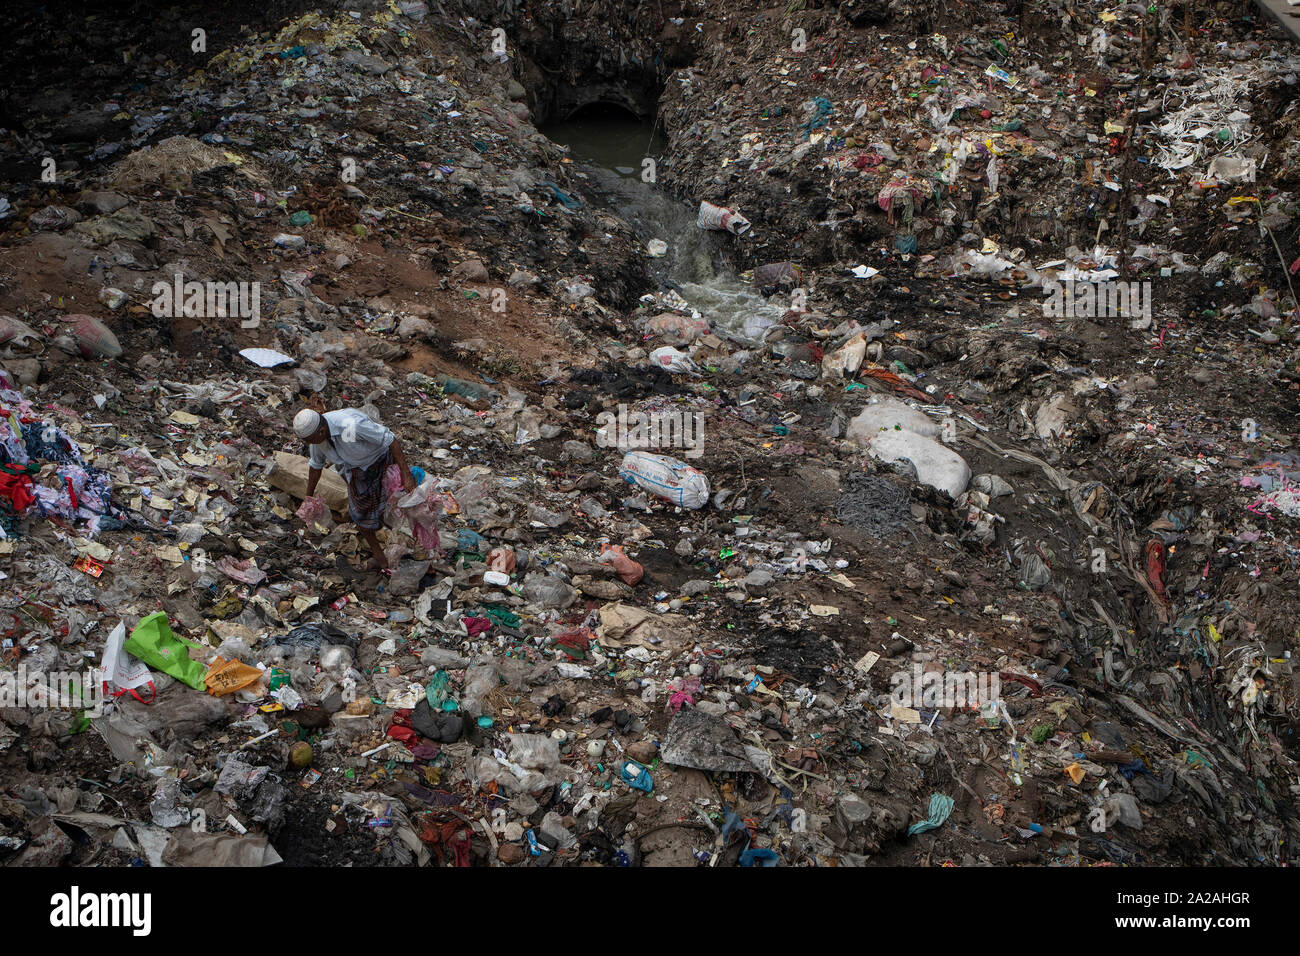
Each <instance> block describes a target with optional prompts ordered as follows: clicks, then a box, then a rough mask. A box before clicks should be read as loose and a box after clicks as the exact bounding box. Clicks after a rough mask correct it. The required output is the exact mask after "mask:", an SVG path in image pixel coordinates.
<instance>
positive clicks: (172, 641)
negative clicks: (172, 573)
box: [122, 611, 208, 690]
mask: <svg viewBox="0 0 1300 956" xmlns="http://www.w3.org/2000/svg"><path fill="white" fill-rule="evenodd" d="M122 647H123V648H125V649H126V650H127V651H128V652H129V653H131V654H133V655H135V656H136V657H138V658H140V660H142V661H144V662H145V663H146V664H148V665H149V666H150V667H152V668H153V669H154V670H157V671H162V672H163V673H164V674H170V675H171V676H172V677H175V678H176V679H177V680H178V681H180V682H181V683H182V684H188V685H189V686H190V687H193V688H194V689H195V690H205V689H206V687H205V685H204V683H203V675H204V674H206V673H207V672H208V668H207V665H206V664H202V663H200V662H199V661H195V660H191V659H190V645H189V644H187V643H186V642H185V641H182V640H181V639H180V638H179V637H177V636H176V635H175V634H173V633H172V628H171V624H170V623H169V622H168V620H167V613H166V612H165V611H155V612H154V613H153V614H150V615H149V616H148V617H146V618H142V619H141V621H140V623H139V624H137V625H136V626H135V628H134V629H133V630H132V631H131V636H130V637H128V638H127V639H126V643H125V644H123V645H122Z"/></svg>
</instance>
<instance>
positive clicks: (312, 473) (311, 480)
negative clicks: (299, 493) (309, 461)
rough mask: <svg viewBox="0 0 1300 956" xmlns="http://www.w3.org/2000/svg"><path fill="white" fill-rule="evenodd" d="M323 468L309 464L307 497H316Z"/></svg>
mask: <svg viewBox="0 0 1300 956" xmlns="http://www.w3.org/2000/svg"><path fill="white" fill-rule="evenodd" d="M320 473H321V469H319V468H312V467H311V466H310V465H308V466H307V497H308V498H312V497H315V494H316V485H317V484H318V483H319V482H320Z"/></svg>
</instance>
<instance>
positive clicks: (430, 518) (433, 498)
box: [384, 465, 447, 551]
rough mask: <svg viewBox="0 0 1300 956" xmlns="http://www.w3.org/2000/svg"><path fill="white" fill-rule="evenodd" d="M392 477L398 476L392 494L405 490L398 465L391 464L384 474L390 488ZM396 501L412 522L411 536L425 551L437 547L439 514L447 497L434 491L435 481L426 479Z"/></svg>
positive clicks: (402, 513) (403, 513) (407, 518)
mask: <svg viewBox="0 0 1300 956" xmlns="http://www.w3.org/2000/svg"><path fill="white" fill-rule="evenodd" d="M394 472H396V474H394ZM391 478H396V482H397V487H396V488H395V489H394V490H393V491H389V495H390V496H391V495H393V494H394V493H395V492H401V491H402V490H403V489H402V478H401V472H400V471H398V470H397V466H396V465H391V466H389V469H388V472H387V473H386V474H385V475H384V487H385V488H388V486H389V481H390V479H391ZM394 503H395V504H396V506H397V510H398V513H399V514H400V515H401V516H402V517H403V518H405V519H406V520H407V521H409V522H410V525H411V536H412V537H413V538H415V543H416V544H418V545H419V546H420V547H421V548H423V549H424V550H425V551H432V550H434V549H435V548H437V547H438V546H439V544H440V543H441V539H440V538H439V537H438V516H439V515H440V514H442V512H443V510H444V508H445V506H446V504H447V498H446V496H445V495H441V494H439V493H438V492H436V491H434V483H433V481H432V480H427V479H426V481H425V482H424V484H422V485H420V486H419V487H418V488H416V489H415V490H414V491H412V492H411V493H410V494H409V495H408V494H403V495H402V496H401V497H400V498H397V499H395V501H394Z"/></svg>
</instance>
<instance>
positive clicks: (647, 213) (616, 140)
mask: <svg viewBox="0 0 1300 956" xmlns="http://www.w3.org/2000/svg"><path fill="white" fill-rule="evenodd" d="M542 132H544V133H545V134H546V135H547V136H549V137H550V138H551V139H552V140H554V141H555V142H557V143H560V144H561V145H564V146H567V147H569V150H570V155H571V156H572V158H573V160H574V165H575V167H576V168H577V171H579V172H581V173H583V174H585V175H586V176H587V178H588V181H589V182H590V183H591V184H592V187H593V191H594V192H596V193H597V194H598V195H599V196H600V197H601V199H602V200H603V201H604V202H605V203H606V204H607V205H608V206H609V208H610V209H612V210H614V211H615V212H617V213H618V214H619V215H620V216H621V217H622V218H623V219H625V220H626V221H627V222H629V223H630V224H631V225H632V226H633V228H634V229H636V231H637V234H638V235H639V236H640V238H641V240H642V242H643V243H648V242H649V241H650V240H651V239H662V240H663V241H664V242H666V243H667V244H668V252H667V254H665V255H664V256H663V257H661V258H658V259H652V260H651V261H650V271H651V274H652V275H654V277H655V278H656V279H657V280H658V281H659V282H660V284H661V285H663V286H664V287H666V288H671V289H675V290H676V291H677V292H678V294H680V295H681V296H682V298H684V299H685V300H686V301H687V303H688V304H689V305H690V306H691V308H693V309H695V310H697V311H698V312H699V313H700V314H701V315H703V316H704V317H705V318H707V319H709V320H711V321H712V322H714V323H715V324H716V325H717V326H718V327H720V328H722V329H724V330H726V331H729V332H732V333H735V334H740V333H741V332H742V330H743V328H744V323H745V320H746V319H747V318H750V317H754V316H759V317H763V318H770V319H771V320H772V321H778V320H780V318H781V315H782V314H783V313H784V312H785V309H786V307H787V304H788V299H786V298H785V297H781V296H776V297H773V298H771V299H764V298H763V297H762V296H761V295H759V294H758V293H757V292H755V291H754V290H753V288H752V287H751V286H749V285H748V284H746V283H745V282H744V281H743V280H742V279H741V278H740V277H739V276H737V275H736V274H735V273H734V272H732V271H731V270H730V269H727V268H725V267H718V266H717V265H716V264H715V263H714V261H713V256H712V255H711V254H710V252H709V247H710V245H711V244H712V243H715V242H716V241H717V240H716V239H714V238H712V237H713V236H715V235H717V234H710V233H707V232H705V231H703V230H701V229H699V228H698V227H697V226H696V225H695V214H696V210H695V208H694V207H691V206H687V205H685V204H684V203H681V202H679V201H677V200H676V199H673V198H672V197H671V196H669V195H667V194H666V193H664V192H663V191H662V190H660V189H659V187H658V186H656V185H654V184H653V183H648V182H645V181H643V179H642V171H643V168H644V167H643V165H642V161H643V160H644V159H646V158H647V157H649V158H651V159H655V160H656V161H657V160H658V158H659V157H660V156H662V154H663V150H664V147H665V145H666V144H665V141H664V139H663V137H662V136H661V135H659V134H657V133H656V132H655V131H654V129H653V124H652V123H646V122H643V121H641V120H638V119H636V118H635V117H633V116H632V115H631V114H629V113H626V112H624V111H623V110H620V109H617V108H610V109H608V110H606V109H599V110H595V109H587V110H583V111H581V112H579V113H578V114H577V115H575V116H574V117H573V118H572V119H570V120H566V121H564V122H561V123H555V124H552V125H550V126H547V127H546V128H545V129H544V130H543V131H542ZM722 241H725V242H744V241H746V240H745V239H744V238H731V237H726V238H725V239H723V240H722Z"/></svg>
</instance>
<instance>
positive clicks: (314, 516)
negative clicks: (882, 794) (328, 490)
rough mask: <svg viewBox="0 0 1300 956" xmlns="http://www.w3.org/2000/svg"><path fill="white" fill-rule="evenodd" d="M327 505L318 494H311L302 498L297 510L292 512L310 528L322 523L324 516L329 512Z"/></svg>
mask: <svg viewBox="0 0 1300 956" xmlns="http://www.w3.org/2000/svg"><path fill="white" fill-rule="evenodd" d="M329 510H330V509H329V506H328V505H327V504H325V499H324V498H322V497H320V496H319V495H312V496H311V497H310V498H304V499H303V501H302V504H301V505H299V506H298V510H297V511H296V512H294V514H296V515H297V516H298V518H299V519H300V520H301V521H302V523H303V524H305V525H307V527H309V528H311V527H314V526H316V525H318V524H323V523H324V521H323V519H324V517H325V515H326V514H328V513H329Z"/></svg>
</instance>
